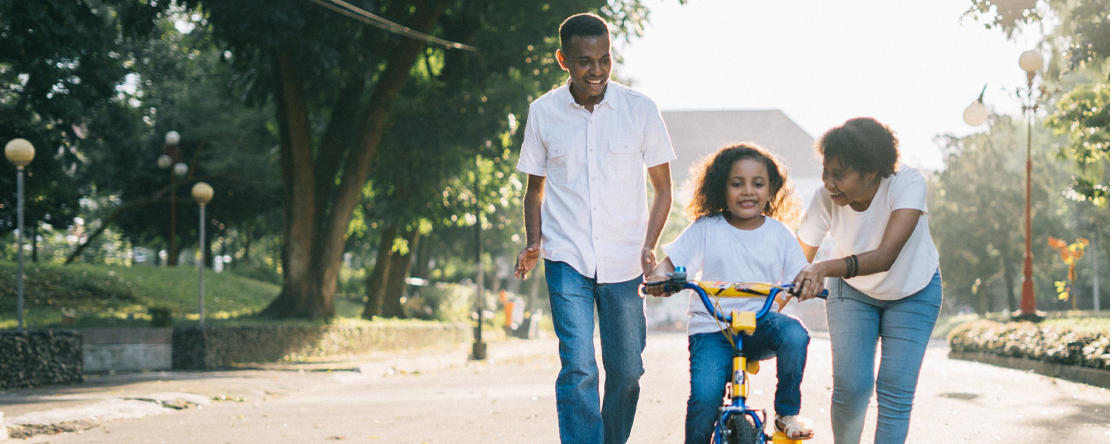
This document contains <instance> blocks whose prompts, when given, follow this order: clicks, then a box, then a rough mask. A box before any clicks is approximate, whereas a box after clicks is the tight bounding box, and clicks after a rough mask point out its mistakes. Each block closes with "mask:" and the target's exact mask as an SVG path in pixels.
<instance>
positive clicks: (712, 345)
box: [684, 312, 811, 444]
mask: <svg viewBox="0 0 1112 444" xmlns="http://www.w3.org/2000/svg"><path fill="white" fill-rule="evenodd" d="M810 342H811V337H810V335H808V334H807V329H806V328H804V327H803V324H802V323H800V322H799V319H796V318H794V317H792V316H788V315H782V314H780V313H776V312H769V313H768V314H767V315H765V317H763V318H761V321H760V322H758V323H757V329H756V330H755V331H754V332H753V335H752V336H748V335H743V336H742V349H743V350H744V351H745V356H746V357H747V358H748V359H749V360H757V361H763V360H766V359H772V358H773V357H775V358H776V400H775V407H776V414H777V415H781V416H792V415H798V414H799V403H800V398H801V397H802V394H801V392H800V390H799V384H800V383H801V382H802V381H803V368H804V367H805V366H806V365H807V344H808V343H810ZM687 343H688V350H689V351H690V355H691V396H690V397H689V398H688V399H687V419H686V427H685V428H686V431H685V432H686V435H685V436H686V439H685V441H684V442H686V443H688V444H706V443H708V442H710V439H711V435H713V434H714V423H715V422H717V421H718V416H719V413H718V409H719V407H722V398H723V396H724V395H725V393H726V383H727V382H729V380H730V377H731V374H732V372H733V367H734V365H733V358H734V346H733V345H730V342H729V341H728V340H727V339H726V336H725V335H723V334H722V333H721V332H714V333H696V334H693V335H691V336H689V337H688V338H687Z"/></svg>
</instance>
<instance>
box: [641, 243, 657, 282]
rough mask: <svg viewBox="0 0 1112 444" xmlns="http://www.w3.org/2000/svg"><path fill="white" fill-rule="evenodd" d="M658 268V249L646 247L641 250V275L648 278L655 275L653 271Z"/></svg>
mask: <svg viewBox="0 0 1112 444" xmlns="http://www.w3.org/2000/svg"><path fill="white" fill-rule="evenodd" d="M654 268H656V249H655V248H652V247H645V248H642V249H641V274H642V275H644V276H648V275H650V274H653V269H654Z"/></svg>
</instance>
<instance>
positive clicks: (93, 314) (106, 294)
mask: <svg viewBox="0 0 1112 444" xmlns="http://www.w3.org/2000/svg"><path fill="white" fill-rule="evenodd" d="M24 266H25V275H26V277H25V279H24V281H23V285H24V291H23V297H24V302H23V322H24V327H25V328H57V327H63V323H62V313H63V311H66V312H69V313H73V314H74V316H75V319H74V324H73V325H72V326H73V327H79V328H80V327H147V326H150V323H151V316H150V313H149V309H151V308H166V309H169V310H170V313H171V316H172V317H173V325H174V326H176V327H181V326H190V325H196V324H197V310H198V302H199V300H198V294H199V291H198V283H199V282H198V273H197V268H195V267H191V266H180V267H152V266H136V267H123V266H112V265H85V264H73V265H56V264H30V263H24ZM16 270H17V265H16V264H15V263H14V262H8V261H0V329H14V328H16V325H17V321H16V299H17V290H16V289H17V284H16V273H17V271H16ZM280 290H281V288H280V287H279V286H277V285H274V284H271V283H267V282H262V281H257V280H254V279H250V278H245V277H242V276H237V275H234V274H232V273H227V272H225V273H215V272H213V271H212V270H205V325H206V326H217V325H260V324H265V325H273V324H276V323H279V324H282V325H324V324H340V325H348V326H359V325H370V324H375V325H382V324H383V323H386V324H393V323H397V324H413V323H436V321H421V320H412V319H400V320H395V319H377V318H376V319H375V320H373V321H368V320H365V319H362V318H360V315H361V314H362V313H363V301H361V300H359V299H357V298H349V297H342V296H339V295H337V297H336V298H335V299H334V301H333V303H334V304H335V307H336V318H334V319H330V320H324V319H321V320H297V319H292V320H291V319H284V320H275V319H268V318H260V317H258V316H254V314H255V313H257V312H259V311H261V310H262V309H263V308H265V307H266V306H267V304H269V303H270V301H272V300H274V298H275V297H277V296H278V292H279V291H280Z"/></svg>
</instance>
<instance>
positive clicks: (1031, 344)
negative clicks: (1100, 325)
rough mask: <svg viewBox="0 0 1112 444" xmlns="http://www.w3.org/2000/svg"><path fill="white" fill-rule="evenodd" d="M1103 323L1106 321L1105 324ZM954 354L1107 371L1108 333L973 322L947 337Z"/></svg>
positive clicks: (1049, 326)
mask: <svg viewBox="0 0 1112 444" xmlns="http://www.w3.org/2000/svg"><path fill="white" fill-rule="evenodd" d="M1105 322H1107V321H1105ZM949 342H950V350H951V351H954V352H969V353H988V354H994V355H1000V356H1007V357H1013V358H1025V359H1034V360H1037V361H1044V362H1051V363H1055V364H1065V365H1074V366H1079V367H1089V368H1100V369H1105V370H1108V369H1109V365H1108V364H1109V362H1108V361H1109V340H1108V331H1107V330H1105V331H1100V330H1096V329H1072V328H1069V327H1066V326H1061V325H1054V324H1051V325H1036V324H1034V323H1032V322H1008V323H1001V322H993V321H985V320H981V321H974V322H969V323H966V324H962V325H960V326H958V327H956V328H954V330H953V331H951V332H950V336H949Z"/></svg>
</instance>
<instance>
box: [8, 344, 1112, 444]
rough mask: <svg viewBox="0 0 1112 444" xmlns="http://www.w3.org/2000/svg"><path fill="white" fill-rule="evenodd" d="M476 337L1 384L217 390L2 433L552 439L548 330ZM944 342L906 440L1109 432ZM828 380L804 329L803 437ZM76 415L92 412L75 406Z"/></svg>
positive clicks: (16, 393) (670, 359)
mask: <svg viewBox="0 0 1112 444" xmlns="http://www.w3.org/2000/svg"><path fill="white" fill-rule="evenodd" d="M686 345H687V341H686V336H684V335H683V334H682V333H656V334H651V335H650V337H649V345H648V349H647V350H646V351H645V360H646V364H645V367H646V374H645V376H644V377H643V379H642V394H641V400H640V403H639V408H638V415H637V420H636V423H635V424H634V429H633V435H632V437H631V439H630V442H631V443H676V442H681V441H682V435H683V414H684V402H685V400H686V396H687V346H686ZM490 347H491V348H490V350H491V351H490V357H491V359H490V360H488V361H484V362H469V361H467V360H466V354H465V352H464V351H463V350H462V349H461V350H459V351H457V352H452V353H439V354H419V353H413V354H396V355H391V356H383V357H381V359H378V360H376V361H375V362H368V363H363V364H362V365H347V366H344V365H337V366H334V367H333V368H332V370H331V371H321V370H320V369H319V368H315V367H302V368H300V369H298V368H296V367H293V368H288V369H287V370H242V371H221V372H200V373H184V372H166V373H140V374H130V375H116V376H105V377H100V378H92V379H90V380H89V381H88V382H87V383H86V384H82V385H78V386H72V387H45V388H39V389H24V390H10V391H7V392H2V393H0V411H3V412H4V413H5V416H6V418H7V419H8V424H9V425H11V424H12V421H13V420H18V419H19V418H21V417H22V418H26V417H33V416H34V415H42V414H44V413H46V412H54V413H55V414H58V413H59V412H62V413H64V412H66V411H67V410H66V409H71V410H69V411H79V410H76V409H81V408H85V409H88V408H91V406H96V405H98V403H101V404H99V405H101V406H103V407H102V408H108V407H107V405H108V404H103V403H105V402H107V401H117V402H118V401H120V400H125V399H131V400H132V401H137V400H143V399H146V400H148V401H149V400H150V399H152V398H157V396H155V395H157V394H162V396H163V398H165V397H167V396H168V397H170V398H173V394H181V393H188V394H199V395H204V398H208V399H212V398H216V399H221V398H223V399H225V400H216V401H212V402H208V403H204V402H203V401H197V404H200V407H192V408H186V409H181V410H174V409H165V408H163V409H161V410H162V411H157V412H148V413H143V414H140V415H139V416H142V417H141V418H140V419H100V418H92V419H91V420H89V419H88V418H86V419H87V422H88V423H89V424H90V425H88V426H89V427H92V428H88V429H86V430H82V431H80V432H70V433H64V434H55V435H36V436H33V437H31V438H30V439H27V440H14V439H13V440H11V441H12V442H27V443H55V444H66V443H255V442H268V443H271V442H277V443H282V442H288V443H312V442H337V441H342V442H360V443H363V442H366V443H417V444H420V443H429V444H435V443H453V444H468V443H557V442H558V434H557V428H556V409H555V398H554V396H553V394H554V389H553V381H554V380H555V378H556V374H557V372H558V370H559V360H558V358H557V356H556V342H555V340H554V339H552V338H541V339H537V340H530V341H525V340H511V341H506V342H495V343H492V344H490ZM946 352H947V349H946V348H945V346H944V345H942V344H936V345H935V346H932V347H931V348H930V349H929V351H928V355H927V360H926V363H925V364H924V368H923V372H922V376H921V378H920V380H921V382H920V388H919V391H918V395H917V398H916V405H915V411H914V414H913V415H914V416H913V418H912V425H911V434H910V439H909V442H913V443H915V442H930V443H959V442H1008V443H1055V442H1062V443H1067V442H1068V443H1106V442H1109V437H1110V435H1109V423H1110V421H1109V392H1108V391H1107V390H1104V389H1100V388H1096V387H1092V386H1087V385H1083V384H1076V383H1072V382H1067V381H1063V380H1058V379H1054V378H1049V377H1044V376H1040V375H1036V374H1032V373H1027V372H1021V371H1016V370H1010V369H1004V368H997V367H992V366H989V365H985V364H980V363H975V362H968V361H960V360H951V359H948V358H947V357H946ZM765 365H766V367H765V370H764V371H762V372H760V373H759V374H758V375H756V376H755V378H754V386H753V390H752V392H751V396H752V400H753V402H754V403H756V404H757V405H759V406H771V404H772V392H773V388H774V384H775V374H774V372H773V371H772V368H773V367H771V365H774V364H773V363H766V364H765ZM305 370H308V371H305ZM830 381H831V376H830V352H829V341H827V340H826V339H825V338H823V337H822V336H821V335H816V337H815V338H814V340H813V341H812V343H811V350H810V357H809V362H808V365H807V372H806V375H805V382H804V385H803V393H804V402H803V415H805V416H809V417H811V418H813V419H814V420H815V423H816V437H815V439H814V440H811V441H808V442H809V443H813V444H826V443H830V442H832V440H831V438H830V429H829V413H828V409H829V397H830ZM181 396H182V397H186V396H187V395H181ZM875 412H876V411H875V406H873V408H871V409H870V415H869V419H868V420H869V421H875ZM81 414H82V415H85V416H86V417H89V416H96V415H95V414H90V412H89V411H88V410H84V411H81ZM770 414H771V413H770ZM28 415H30V416H28ZM105 416H107V415H105ZM868 429H869V428H868V427H867V430H868ZM863 442H866V443H869V442H872V440H871V433H866V437H865V439H864V441H863Z"/></svg>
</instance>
